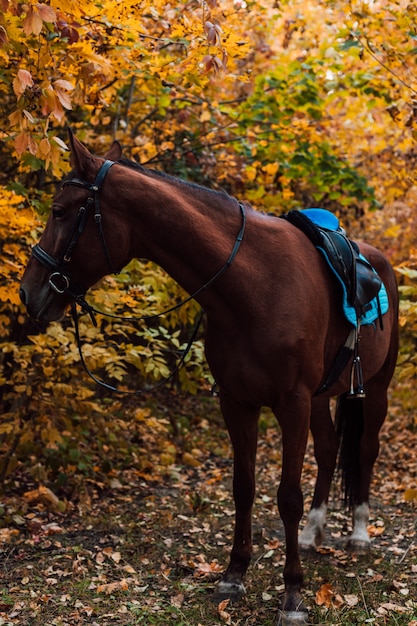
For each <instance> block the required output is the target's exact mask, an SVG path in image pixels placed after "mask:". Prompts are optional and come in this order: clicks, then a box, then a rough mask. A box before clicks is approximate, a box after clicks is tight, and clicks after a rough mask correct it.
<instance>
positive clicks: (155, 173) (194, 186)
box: [117, 157, 231, 201]
mask: <svg viewBox="0 0 417 626" xmlns="http://www.w3.org/2000/svg"><path fill="white" fill-rule="evenodd" d="M117 163H118V164H119V165H123V166H124V167H127V168H128V169H132V170H136V171H139V172H141V173H142V174H144V175H145V176H149V177H150V178H161V179H163V180H165V181H166V182H167V183H169V184H171V185H173V186H175V187H180V188H184V187H185V188H188V189H189V190H192V191H194V192H197V193H201V194H207V193H208V194H212V195H213V196H217V197H218V198H219V200H223V201H224V200H225V199H230V198H231V196H230V195H229V194H228V193H227V192H226V191H223V190H217V189H210V187H204V186H203V185H199V184H198V183H193V182H189V181H186V180H183V179H181V178H176V177H175V176H171V174H166V173H165V172H161V171H160V170H152V169H148V168H147V167H144V166H143V165H141V164H140V163H137V162H136V161H131V160H130V159H127V158H126V157H120V159H118V160H117Z"/></svg>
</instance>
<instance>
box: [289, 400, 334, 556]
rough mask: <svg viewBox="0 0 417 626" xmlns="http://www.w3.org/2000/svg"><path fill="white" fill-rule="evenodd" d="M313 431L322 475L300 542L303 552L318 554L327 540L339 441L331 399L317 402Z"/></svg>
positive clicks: (315, 490) (315, 453)
mask: <svg viewBox="0 0 417 626" xmlns="http://www.w3.org/2000/svg"><path fill="white" fill-rule="evenodd" d="M310 429H311V433H312V435H313V441H314V456H315V458H316V461H317V467H318V472H317V480H316V485H315V488H314V495H313V500H312V503H311V509H310V511H309V513H308V515H307V522H306V525H305V526H304V528H303V530H302V532H301V533H300V536H299V539H298V544H299V547H300V549H301V550H315V548H316V547H317V546H319V545H321V544H322V542H323V539H324V526H325V521H326V512H327V503H328V500H329V493H330V487H331V484H332V478H333V474H334V470H335V467H336V459H337V450H338V438H337V434H336V430H335V428H334V424H333V420H332V416H331V413H330V407H329V400H328V398H315V399H313V402H312V411H311V423H310Z"/></svg>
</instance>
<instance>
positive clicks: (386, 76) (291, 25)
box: [0, 0, 417, 478]
mask: <svg viewBox="0 0 417 626" xmlns="http://www.w3.org/2000/svg"><path fill="white" fill-rule="evenodd" d="M0 7H1V12H0V59H1V66H2V69H1V71H0V94H1V97H2V108H1V111H0V120H1V124H0V128H1V129H3V130H2V131H1V133H0V138H1V143H0V160H1V165H2V167H1V168H0V188H1V196H0V209H1V210H0V233H1V236H0V242H1V243H0V246H1V252H2V258H3V264H2V265H1V267H0V275H1V281H0V326H1V330H2V344H1V348H2V352H1V358H0V381H1V383H2V389H1V403H2V404H1V405H2V409H3V414H4V417H3V420H2V423H1V425H0V431H1V437H2V442H3V446H4V449H5V450H7V453H6V454H5V459H4V463H3V470H2V474H0V478H4V476H5V475H6V474H7V473H8V472H9V473H10V472H11V471H12V470H13V468H14V467H15V465H16V463H17V462H18V459H19V458H24V456H25V455H26V454H27V453H28V452H30V453H34V454H39V455H41V454H42V453H43V451H45V450H46V451H47V454H54V453H55V452H56V450H59V449H61V450H62V449H63V448H62V446H64V447H65V446H67V447H68V446H69V448H71V446H74V443H71V441H72V442H74V440H75V439H77V438H81V439H82V438H83V437H85V439H86V440H87V439H88V429H86V428H85V423H84V420H85V416H87V415H89V416H93V415H94V416H95V419H96V420H98V423H100V424H102V427H103V431H104V430H105V424H106V423H107V420H108V419H111V418H109V416H108V414H109V415H112V414H113V413H112V407H116V408H115V409H114V410H115V411H116V412H117V410H118V408H117V407H118V400H109V399H108V398H105V402H103V398H102V396H101V395H100V392H97V390H96V387H95V385H94V384H93V383H92V382H89V381H88V380H87V379H86V378H85V377H84V375H83V374H82V373H81V370H80V365H79V357H78V354H77V351H76V348H75V347H74V331H73V329H72V327H71V325H70V324H69V323H68V321H67V320H64V321H63V322H62V323H60V324H53V325H51V326H50V327H49V328H47V329H44V328H40V327H39V325H34V323H33V322H31V321H29V320H28V319H27V318H26V317H25V315H24V312H23V309H22V308H21V306H20V305H19V300H18V295H17V291H18V283H19V277H20V274H21V272H22V269H23V267H24V265H25V263H26V260H27V257H28V251H29V246H30V245H33V243H35V241H36V240H37V238H38V236H39V232H40V229H41V228H42V221H43V219H44V216H45V215H46V214H47V212H48V207H49V205H50V201H51V195H52V192H53V183H54V182H55V181H56V180H57V179H59V178H61V176H62V175H63V174H64V173H65V172H67V171H68V169H69V164H68V154H67V146H66V143H65V142H66V133H65V126H66V124H70V125H71V126H72V127H74V129H75V130H76V131H77V136H78V137H79V138H80V139H82V140H84V141H85V142H86V143H87V144H88V146H89V147H90V148H91V149H93V150H95V151H96V152H97V153H98V154H102V153H104V152H105V150H106V149H107V148H108V146H109V144H110V142H111V140H112V139H114V138H117V139H119V140H120V141H121V142H122V144H123V146H124V149H125V152H126V154H127V155H128V156H129V157H131V158H134V159H137V160H138V161H140V162H141V163H144V164H150V165H152V166H153V167H160V168H162V169H164V170H165V171H167V172H169V173H171V174H174V175H178V176H180V177H183V178H188V179H191V180H194V181H196V182H200V183H203V184H207V185H210V186H214V187H216V186H217V187H222V188H225V189H226V190H227V191H228V192H229V193H231V194H234V195H236V196H237V197H239V198H245V199H247V200H249V201H250V202H252V203H253V204H254V205H255V206H257V207H259V208H260V209H262V210H266V211H271V212H275V213H281V212H283V211H285V210H288V209H291V208H294V207H301V206H306V205H321V206H325V207H327V208H330V209H332V210H334V211H335V212H336V213H338V214H339V215H340V216H341V217H342V218H343V220H344V223H345V224H346V225H349V226H350V227H351V228H352V229H354V230H355V229H356V230H355V232H356V233H360V231H361V228H362V227H363V225H364V224H365V225H366V227H367V236H368V237H369V238H371V239H373V240H374V242H375V243H377V244H379V243H381V244H382V247H384V248H385V249H386V250H387V252H388V254H389V255H390V258H391V259H392V260H393V261H394V262H395V263H397V264H403V263H404V261H407V257H408V252H409V250H410V241H411V237H412V233H413V227H412V218H411V217H410V218H407V217H404V221H403V222H402V224H403V225H404V228H405V230H404V229H402V228H400V229H399V228H398V224H399V222H398V219H399V218H398V216H399V215H400V214H401V215H403V213H404V212H403V213H401V211H399V210H396V209H395V206H396V205H395V202H398V201H399V200H401V201H402V202H404V201H407V194H410V193H411V191H412V189H413V185H415V174H414V172H415V161H416V154H417V152H416V148H415V139H416V124H417V113H416V111H417V105H416V95H417V88H416V84H415V72H416V59H417V54H416V52H417V43H416V41H417V31H416V21H415V17H416V15H415V6H414V3H412V2H407V1H405V2H404V1H403V0H397V1H395V0H394V1H393V2H390V3H385V2H375V3H367V2H349V3H348V2H346V1H344V0H320V1H319V0H308V1H306V0H302V1H301V0H296V1H294V2H285V1H284V2H281V3H279V5H278V4H277V3H276V2H273V1H272V0H263V1H262V2H257V3H253V2H249V1H244V0H223V1H222V2H220V0H207V2H206V1H204V0H203V1H201V2H197V0H178V1H176V2H172V3H166V2H162V0H158V1H157V2H149V1H148V0H141V1H140V2H137V3H134V4H132V3H130V4H129V3H119V2H117V3H116V2H108V1H107V0H103V1H102V2H98V1H97V0H87V1H86V2H83V3H76V2H74V1H73V0H65V1H64V2H57V1H56V0H49V2H41V1H39V2H35V1H34V0H30V1H29V2H23V1H22V0H1V1H0ZM387 205H389V206H388V207H387ZM377 206H379V207H381V206H384V210H383V211H379V212H377V213H372V214H371V209H374V208H375V207H377ZM411 206H414V205H411ZM390 207H394V209H392V208H390ZM389 211H391V213H389ZM358 218H360V220H361V221H358ZM401 219H403V218H401ZM404 233H406V236H405V237H404ZM400 235H402V238H401V237H400ZM413 280H414V278H413V277H412V276H411V277H410V275H409V277H408V278H407V281H409V284H407V285H405V286H404V289H405V291H404V292H403V295H404V303H403V305H402V326H403V328H406V330H407V333H406V334H405V342H404V345H403V353H404V354H403V361H402V363H403V366H402V372H403V375H404V376H406V377H407V376H409V375H410V374H412V375H413V376H414V370H413V372H411V369H410V366H411V365H413V363H414V357H413V350H414V337H415V322H414V309H413V306H412V303H413V298H414V293H412V291H413V289H414V287H413ZM90 297H91V299H92V302H93V303H94V304H96V305H97V306H98V308H102V309H105V310H107V311H109V312H112V313H120V314H122V313H124V314H126V313H127V314H128V315H129V316H130V315H134V316H141V315H143V314H144V313H146V314H148V313H150V314H153V313H155V312H157V311H160V310H165V309H167V308H170V307H171V306H172V305H173V304H175V303H176V302H178V301H179V300H181V299H182V298H183V297H184V294H183V293H182V292H181V289H180V288H179V287H178V286H177V285H176V284H175V283H173V281H172V280H171V279H170V278H168V277H166V276H165V275H164V274H163V273H162V272H161V271H160V270H159V269H158V268H155V267H154V266H152V265H151V264H142V263H141V264H139V263H138V262H137V261H134V262H132V264H131V265H130V266H129V267H128V268H126V269H125V271H124V272H123V273H122V274H121V276H120V277H117V278H113V277H112V278H106V279H105V280H103V281H102V282H101V284H100V285H99V286H97V288H95V289H94V290H92V291H91V295H90ZM197 314H198V307H197V306H196V305H195V304H194V303H190V304H188V305H187V306H186V307H184V308H183V309H181V310H180V311H179V312H175V313H173V314H171V315H170V316H167V317H166V318H163V319H162V321H160V322H159V321H158V322H156V321H151V322H150V323H149V324H148V325H142V323H140V324H139V323H131V322H128V321H118V322H114V323H110V322H109V321H108V320H107V319H106V318H104V317H99V319H98V321H99V328H98V329H97V331H96V330H94V329H93V328H92V327H91V325H90V323H89V320H88V319H85V318H82V320H81V333H82V336H83V338H84V341H85V348H84V353H85V356H86V359H87V361H88V363H89V365H90V366H91V368H92V369H93V370H94V371H95V372H97V374H98V375H99V376H103V377H104V378H105V379H106V380H108V381H109V382H111V383H112V384H118V385H121V386H122V388H124V389H126V388H127V387H132V386H133V387H135V388H138V387H146V386H148V385H149V384H153V383H158V381H160V380H161V378H163V377H164V376H166V374H167V372H168V371H169V370H170V369H171V368H172V367H173V365H174V363H175V361H176V359H177V357H178V354H179V352H180V350H181V349H182V348H183V347H184V345H185V344H186V342H187V338H188V337H189V336H190V335H191V332H192V328H193V324H194V321H195V319H196V316H197ZM413 367H414V365H413ZM74 380H75V381H77V384H76V385H74V384H73V382H74ZM178 380H179V382H180V383H181V384H182V386H183V387H184V388H185V389H187V390H189V391H195V390H197V389H198V388H201V387H202V388H203V389H207V388H208V387H209V386H210V385H211V382H212V381H211V380H210V378H209V375H208V372H207V371H206V369H205V368H204V365H203V348H202V342H201V340H200V339H199V340H198V341H197V342H196V343H195V345H194V348H193V350H192V352H191V353H190V355H189V357H188V363H187V370H181V371H180V373H179V375H178V379H177V380H176V381H175V382H178ZM104 395H106V394H104ZM109 407H110V410H109ZM63 433H68V435H64V434H63ZM83 433H84V434H83ZM74 438H75V439H74Z"/></svg>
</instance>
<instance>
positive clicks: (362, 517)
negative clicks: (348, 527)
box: [350, 502, 370, 545]
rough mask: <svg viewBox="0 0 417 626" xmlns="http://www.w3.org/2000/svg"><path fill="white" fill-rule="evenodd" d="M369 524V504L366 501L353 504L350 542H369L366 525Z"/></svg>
mask: <svg viewBox="0 0 417 626" xmlns="http://www.w3.org/2000/svg"><path fill="white" fill-rule="evenodd" d="M368 524H369V506H368V504H367V503H366V502H364V503H363V504H359V505H358V506H355V508H354V510H353V532H352V535H351V537H350V543H352V544H358V545H361V544H362V545H364V544H369V543H370V539H369V535H368V529H367V526H368Z"/></svg>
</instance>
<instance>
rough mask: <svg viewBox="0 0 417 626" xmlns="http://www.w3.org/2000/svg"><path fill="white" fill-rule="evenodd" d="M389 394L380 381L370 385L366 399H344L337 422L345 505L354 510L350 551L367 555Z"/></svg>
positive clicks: (339, 403)
mask: <svg viewBox="0 0 417 626" xmlns="http://www.w3.org/2000/svg"><path fill="white" fill-rule="evenodd" d="M387 406H388V401H387V392H386V388H385V389H384V388H383V389H381V385H380V384H378V380H374V379H373V380H371V381H369V382H368V383H367V385H366V398H363V399H359V398H355V399H349V398H347V396H346V395H343V396H341V397H340V399H339V402H338V408H337V412H336V413H337V414H336V419H337V422H338V429H339V431H340V436H341V444H340V457H339V465H340V469H341V473H342V487H343V489H344V499H345V504H346V505H347V506H348V507H349V508H351V509H352V523H353V530H352V534H351V536H350V537H349V538H348V540H347V543H346V548H347V549H348V550H351V551H353V552H356V553H364V552H367V551H368V550H369V548H370V538H369V534H368V530H367V526H368V522H369V489H370V484H371V478H372V470H373V467H374V464H375V461H376V459H377V457H378V452H379V431H380V429H381V427H382V424H383V423H384V420H385V417H386V414H387Z"/></svg>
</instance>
